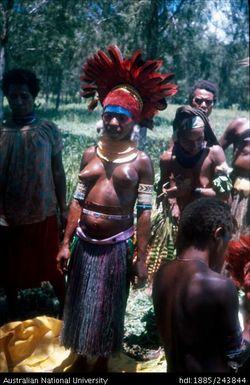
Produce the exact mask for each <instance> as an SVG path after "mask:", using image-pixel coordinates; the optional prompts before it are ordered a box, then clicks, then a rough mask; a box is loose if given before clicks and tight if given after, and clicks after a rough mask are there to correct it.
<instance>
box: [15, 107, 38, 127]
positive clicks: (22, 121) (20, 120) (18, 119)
mask: <svg viewBox="0 0 250 385" xmlns="http://www.w3.org/2000/svg"><path fill="white" fill-rule="evenodd" d="M36 119H37V118H36V115H35V112H34V111H32V112H30V113H29V114H27V115H24V116H20V115H14V114H13V115H12V120H13V122H14V123H16V124H18V125H22V126H26V125H29V124H32V123H34V122H35V121H36Z"/></svg>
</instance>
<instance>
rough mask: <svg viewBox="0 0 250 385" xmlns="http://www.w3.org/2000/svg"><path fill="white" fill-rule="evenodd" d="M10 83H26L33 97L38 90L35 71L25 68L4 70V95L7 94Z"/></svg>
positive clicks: (38, 84)
mask: <svg viewBox="0 0 250 385" xmlns="http://www.w3.org/2000/svg"><path fill="white" fill-rule="evenodd" d="M10 84H26V85H27V86H28V88H29V91H30V93H31V95H32V96H33V98H36V97H37V94H38V92H39V91H40V81H39V79H38V78H37V77H36V75H35V73H34V72H32V71H29V70H26V69H22V68H16V69H12V70H10V71H8V72H6V73H5V74H4V76H3V80H2V90H3V93H4V96H8V92H9V86H10Z"/></svg>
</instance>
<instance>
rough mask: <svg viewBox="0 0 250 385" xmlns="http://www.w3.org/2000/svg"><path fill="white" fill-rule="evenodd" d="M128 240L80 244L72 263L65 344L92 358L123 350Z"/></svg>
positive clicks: (66, 308) (66, 312)
mask: <svg viewBox="0 0 250 385" xmlns="http://www.w3.org/2000/svg"><path fill="white" fill-rule="evenodd" d="M127 255H128V247H127V241H123V242H119V243H117V244H115V245H93V244H90V243H88V242H85V241H83V240H80V239H79V241H78V243H77V245H76V247H75V249H74V252H73V255H72V257H71V263H70V265H71V266H70V273H69V279H68V288H67V294H66V302H65V308H64V316H63V321H64V322H63V329H62V333H61V341H62V343H63V345H64V346H65V347H66V348H70V349H72V350H73V351H74V352H76V353H79V354H83V355H88V356H102V357H105V356H108V355H110V354H111V353H114V352H116V351H119V350H121V346H122V339H123V333H124V332H123V329H124V316H125V309H126V303H127V297H128V289H129V273H128V272H129V261H128V258H127Z"/></svg>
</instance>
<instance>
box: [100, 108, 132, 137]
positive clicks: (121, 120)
mask: <svg viewBox="0 0 250 385" xmlns="http://www.w3.org/2000/svg"><path fill="white" fill-rule="evenodd" d="M102 120H103V126H104V129H105V132H106V133H107V135H108V136H109V137H110V138H111V139H113V140H123V139H129V138H130V134H131V132H132V129H133V127H134V124H135V122H134V120H133V119H132V118H130V117H128V116H127V115H124V114H117V113H113V112H112V113H111V112H104V113H103V115H102Z"/></svg>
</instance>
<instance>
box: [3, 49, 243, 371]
mask: <svg viewBox="0 0 250 385" xmlns="http://www.w3.org/2000/svg"><path fill="white" fill-rule="evenodd" d="M161 66H162V62H161V61H159V60H150V61H144V60H142V54H141V52H140V51H136V52H135V53H134V54H133V55H132V56H131V58H129V59H125V58H123V56H122V54H121V52H120V50H119V49H118V47H116V46H110V47H108V54H106V53H104V52H103V51H101V50H99V51H98V52H97V53H96V54H95V55H94V56H92V57H90V58H89V59H88V60H87V61H86V63H84V65H83V67H82V70H81V77H80V79H81V82H82V83H81V94H82V96H83V97H84V98H90V99H91V102H90V104H89V108H90V109H93V108H94V107H95V106H96V105H97V103H98V102H100V103H101V106H102V116H101V120H102V125H101V131H100V135H99V138H98V142H97V144H96V146H93V147H90V148H87V149H84V152H83V154H82V159H81V164H80V167H79V178H78V183H77V187H76V190H75V193H74V196H73V199H72V202H71V204H70V207H69V210H68V213H67V208H66V201H65V196H66V187H65V186H66V182H65V179H66V178H65V173H64V168H63V163H62V136H61V133H60V130H59V129H58V127H57V126H56V125H55V124H54V123H53V122H51V121H48V120H45V119H40V118H39V117H38V115H37V113H36V111H35V99H36V97H37V95H38V92H39V89H40V87H39V80H38V79H37V77H36V75H35V74H34V73H33V72H32V71H29V70H24V69H13V70H10V71H9V72H7V73H5V75H4V78H3V83H2V89H3V93H4V95H5V96H6V98H7V101H8V104H9V107H10V110H11V115H10V117H9V118H8V119H6V121H4V122H3V124H2V125H1V127H0V243H1V271H0V287H3V288H4V289H5V292H6V297H7V302H8V305H9V307H8V309H9V313H10V319H14V318H15V316H16V306H17V292H18V290H19V289H23V288H27V287H37V286H39V285H40V284H41V282H43V281H50V282H51V284H52V286H53V288H54V290H55V293H56V295H57V297H58V299H59V301H60V309H61V313H60V315H61V316H62V321H63V323H62V324H63V326H62V332H61V343H62V344H63V345H64V346H65V347H66V348H69V349H71V350H72V351H74V352H75V353H77V359H76V361H75V363H74V364H73V366H72V367H71V368H70V369H69V370H70V371H72V372H84V371H85V370H87V368H86V365H87V357H88V356H94V357H97V360H96V364H95V366H94V368H93V371H96V372H106V371H108V359H109V357H110V355H111V354H113V353H114V352H117V351H120V350H121V349H122V341H123V333H124V317H125V311H126V303H127V299H128V295H129V287H130V284H131V283H132V284H133V285H134V287H135V288H140V287H143V286H144V285H145V283H146V281H147V275H148V272H147V252H148V244H149V238H150V232H151V209H152V207H153V206H154V201H153V197H154V194H153V193H154V169H153V165H152V161H151V159H150V157H149V155H148V154H146V153H145V152H144V151H142V150H140V149H139V148H138V146H137V143H136V141H135V140H133V138H134V128H135V127H136V126H137V125H139V124H140V123H141V122H144V123H143V124H144V125H145V124H146V123H145V122H147V126H148V127H151V128H152V122H153V118H154V116H155V114H156V113H157V112H158V111H161V110H163V109H165V108H167V101H166V100H167V98H169V97H171V96H173V95H175V93H176V92H177V86H176V85H175V84H172V83H171V79H172V78H173V76H174V75H173V74H171V73H161V72H160V68H161ZM217 98H218V89H217V87H216V85H215V84H214V83H211V82H209V81H205V80H201V81H198V82H196V83H195V84H194V86H193V87H192V89H191V91H190V95H189V100H188V103H189V105H184V106H181V107H179V108H178V109H177V111H176V115H175V118H174V121H173V135H172V140H171V143H170V144H169V145H168V148H167V149H166V151H164V153H163V154H162V155H161V157H160V180H159V183H158V186H157V194H158V197H157V204H158V206H159V202H161V201H162V202H167V204H163V205H161V209H164V210H168V212H167V213H166V215H171V216H172V217H174V218H175V220H176V223H177V225H178V234H177V239H176V242H175V248H176V257H175V258H174V260H172V261H167V262H166V263H164V264H162V266H160V268H159V269H158V271H157V272H156V274H155V277H154V282H153V296H152V298H153V304H154V309H155V315H156V321H157V326H158V328H159V332H160V335H161V339H162V343H163V346H164V349H165V352H166V357H167V368H168V371H170V372H183V373H184V372H186V373H192V372H198V373H203V372H206V373H207V372H229V371H230V370H233V369H235V368H237V369H238V368H240V367H243V368H244V365H245V364H244V363H245V362H246V361H247V359H248V356H249V354H250V348H249V346H250V345H249V342H248V341H250V330H249V324H250V321H249V318H250V317H249V308H250V306H249V301H250V297H249V287H250V284H249V280H250V279H249V272H250V265H249V264H250V262H249V261H248V260H246V258H247V257H246V255H247V254H248V252H249V254H250V244H249V233H250V231H249V230H250V223H249V221H250V215H249V214H250V207H249V204H250V203H249V201H250V200H249V196H250V181H249V173H250V135H249V133H250V129H249V120H248V119H242V118H240V119H239V118H237V119H235V120H233V121H232V122H231V123H230V124H229V126H228V127H227V128H226V130H225V132H224V134H223V136H222V137H221V138H220V139H219V140H218V139H217V138H216V134H215V132H214V130H213V129H212V127H211V124H210V121H209V115H210V114H211V112H212V109H213V106H214V105H215V103H216V101H217ZM149 123H150V124H149ZM231 144H232V145H233V161H232V164H231V165H228V164H227V161H226V157H225V153H224V149H226V148H227V147H228V146H230V145H231ZM135 212H136V216H135ZM242 236H243V241H242ZM244 237H245V238H244ZM231 238H233V241H231V242H238V243H237V245H238V246H237V250H238V251H239V250H241V249H242V248H243V249H242V250H243V251H242V252H241V251H239V252H238V253H236V251H235V250H236V248H235V246H234V247H233V244H232V243H230V239H231ZM59 239H62V242H61V245H60V246H59ZM72 239H74V245H73V247H72ZM246 239H247V241H246ZM135 240H136V242H135ZM228 246H229V247H228ZM227 249H228V250H229V251H228V254H227V259H226V263H225V262H224V257H225V254H226V250H227ZM235 255H237V256H238V258H237V262H236V263H234V262H235V260H236V258H235ZM243 259H244V263H243V262H242V263H238V261H239V260H241V261H243ZM222 267H224V268H223V272H224V273H223V274H222V273H221V270H222ZM239 271H240V272H239ZM237 274H238V275H237ZM65 275H66V276H67V285H66V295H65ZM239 275H240V277H241V280H240V284H238V285H237V282H238V283H239V280H238V281H237V280H235V277H237V276H239ZM236 281H237V282H236ZM237 289H238V290H239V289H241V290H243V291H244V292H245V307H244V309H245V313H244V314H245V319H244V320H245V328H244V330H241V327H240V324H239V321H238V311H239V304H238V292H237Z"/></svg>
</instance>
